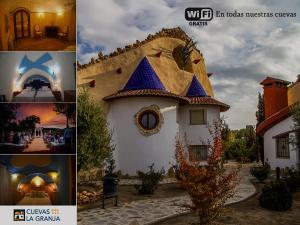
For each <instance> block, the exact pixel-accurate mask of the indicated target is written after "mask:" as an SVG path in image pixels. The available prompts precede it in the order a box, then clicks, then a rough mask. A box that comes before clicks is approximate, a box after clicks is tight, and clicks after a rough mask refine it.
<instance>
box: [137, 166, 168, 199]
mask: <svg viewBox="0 0 300 225" xmlns="http://www.w3.org/2000/svg"><path fill="white" fill-rule="evenodd" d="M153 167H154V163H153V164H152V165H151V166H149V171H148V172H146V173H144V172H142V171H137V175H138V177H139V179H140V180H141V181H142V184H140V185H135V189H136V190H137V191H138V192H139V193H140V194H153V193H154V191H155V190H156V188H157V186H158V183H159V181H160V180H162V178H163V175H164V174H165V171H164V170H163V169H161V170H158V171H155V170H154V168H153Z"/></svg>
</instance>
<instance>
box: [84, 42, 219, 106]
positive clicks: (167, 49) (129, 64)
mask: <svg viewBox="0 0 300 225" xmlns="http://www.w3.org/2000/svg"><path fill="white" fill-rule="evenodd" d="M178 45H184V42H183V41H182V40H179V39H175V38H169V37H161V38H157V39H154V40H152V41H150V42H148V43H146V44H144V45H142V46H141V47H139V48H136V49H132V50H129V51H127V52H125V53H122V54H120V55H117V56H114V57H111V58H108V59H106V60H103V61H100V62H99V63H96V64H94V65H90V66H89V67H87V68H85V69H81V70H79V71H78V85H79V86H80V85H82V84H84V83H88V82H90V81H92V80H95V81H96V87H95V88H90V89H89V93H90V95H91V96H92V97H93V99H94V100H95V101H97V102H100V103H102V104H104V108H106V107H107V106H106V103H103V100H102V99H103V97H105V96H108V95H111V94H114V93H116V92H117V91H119V90H121V89H122V88H123V87H124V85H125V84H126V82H127V81H128V79H129V77H130V75H131V74H132V73H133V71H134V70H135V68H136V67H137V65H138V63H139V62H140V61H141V59H142V58H143V57H144V56H147V58H148V60H149V62H150V63H151V65H152V67H153V68H154V70H155V71H156V73H157V75H158V76H159V78H160V79H161V81H162V83H163V84H164V85H165V87H166V88H167V89H168V90H169V91H171V92H173V93H175V94H180V95H183V94H185V92H186V90H187V87H188V85H189V84H190V82H191V80H192V77H193V74H196V75H197V77H198V79H199V81H200V82H201V83H202V85H203V87H204V88H205V90H206V92H207V93H208V94H209V95H211V96H213V95H214V94H213V90H212V87H211V84H210V81H209V78H208V77H207V71H206V67H205V62H204V59H203V57H202V56H201V54H200V53H198V52H197V51H193V52H192V55H191V60H192V61H193V60H195V59H201V61H200V62H199V63H198V64H194V63H192V65H193V71H194V73H190V72H186V71H183V70H181V69H179V68H178V66H177V64H176V62H175V60H174V58H173V56H172V51H173V49H174V48H176V47H177V46H178ZM159 51H162V54H161V56H160V57H157V56H155V54H156V53H158V52H159ZM119 67H121V68H122V73H121V74H118V73H117V69H118V68H119Z"/></svg>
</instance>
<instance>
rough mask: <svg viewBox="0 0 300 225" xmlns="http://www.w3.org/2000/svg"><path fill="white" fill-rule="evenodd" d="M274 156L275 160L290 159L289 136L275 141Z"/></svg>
mask: <svg viewBox="0 0 300 225" xmlns="http://www.w3.org/2000/svg"><path fill="white" fill-rule="evenodd" d="M276 145H277V147H276V155H277V158H290V149H289V135H288V134H287V135H285V136H282V137H278V138H277V139H276Z"/></svg>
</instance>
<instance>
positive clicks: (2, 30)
mask: <svg viewBox="0 0 300 225" xmlns="http://www.w3.org/2000/svg"><path fill="white" fill-rule="evenodd" d="M6 16H7V17H8V19H9V20H10V19H11V17H10V14H9V5H8V2H6V1H0V49H1V50H4V51H6V50H8V43H9V40H12V37H11V33H12V32H13V27H12V26H11V22H9V25H10V27H9V30H8V31H7V32H6V19H5V17H6Z"/></svg>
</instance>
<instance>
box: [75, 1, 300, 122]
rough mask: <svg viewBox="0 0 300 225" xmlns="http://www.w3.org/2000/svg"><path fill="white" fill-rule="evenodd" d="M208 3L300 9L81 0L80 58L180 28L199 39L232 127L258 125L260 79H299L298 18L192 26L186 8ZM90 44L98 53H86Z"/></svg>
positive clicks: (283, 6) (292, 4) (281, 7)
mask: <svg viewBox="0 0 300 225" xmlns="http://www.w3.org/2000/svg"><path fill="white" fill-rule="evenodd" d="M201 6H202V7H203V6H209V7H211V8H213V9H214V11H216V10H220V11H231V12H234V11H235V10H237V11H239V12H246V11H251V12H273V13H274V12H276V11H277V12H299V8H300V5H299V4H298V3H297V1H296V0H292V1H289V4H287V3H283V1H280V0H276V1H274V0H272V1H271V0H267V1H262V0H247V1H236V0H224V1H220V2H218V3H216V1H208V0H203V1H199V0H191V1H184V0H165V1H164V0H139V1H137V0H126V1H125V0H114V1H113V0H101V1H99V0H79V1H78V8H79V9H80V10H78V24H79V27H80V28H79V31H80V38H81V40H82V42H81V43H80V46H79V59H80V60H81V61H82V62H88V61H89V58H90V57H91V56H96V54H97V50H96V49H97V48H99V47H101V48H102V49H103V50H104V52H105V53H110V52H112V51H113V50H115V49H116V48H117V47H122V46H125V45H127V44H132V43H133V42H135V40H143V39H144V38H145V37H146V36H147V35H148V34H150V33H155V32H157V31H159V30H160V29H161V28H164V27H168V28H169V27H177V26H181V27H182V28H183V29H184V30H185V31H186V32H187V33H188V35H189V36H191V37H192V38H193V39H194V40H195V41H198V45H197V46H198V48H199V49H200V50H201V51H202V52H203V54H204V57H205V60H206V65H207V67H208V71H209V72H213V73H214V75H213V77H212V84H213V85H214V88H215V92H216V97H217V98H219V99H222V100H224V102H226V103H228V104H230V105H231V109H230V111H229V112H228V113H226V115H227V116H228V122H229V124H230V126H231V127H232V128H240V127H244V126H245V125H247V124H255V111H256V105H257V92H258V91H262V89H261V87H260V85H259V81H261V80H262V79H263V78H264V77H265V76H267V75H274V76H280V77H282V78H284V79H288V80H291V81H293V80H295V79H296V75H297V74H298V73H299V72H300V64H299V61H300V52H299V47H300V41H299V40H300V39H299V36H300V21H299V16H300V15H298V17H297V18H282V19H275V18H273V19H271V18H256V19H249V18H240V19H237V18H214V19H213V21H211V22H210V23H209V25H208V26H207V27H202V28H201V27H200V28H199V27H190V26H188V23H187V22H186V21H185V19H184V10H185V8H187V7H201ZM87 45H88V46H89V47H91V49H93V51H92V52H91V51H88V52H86V51H85V48H86V47H87Z"/></svg>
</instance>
